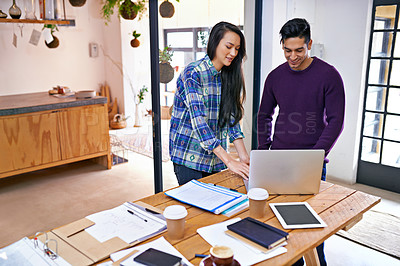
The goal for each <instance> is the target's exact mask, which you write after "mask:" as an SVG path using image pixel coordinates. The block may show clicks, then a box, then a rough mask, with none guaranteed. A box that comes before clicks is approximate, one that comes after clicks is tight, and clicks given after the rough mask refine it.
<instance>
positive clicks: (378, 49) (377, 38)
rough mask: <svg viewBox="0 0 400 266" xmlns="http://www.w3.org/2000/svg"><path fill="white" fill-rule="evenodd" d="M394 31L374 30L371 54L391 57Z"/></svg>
mask: <svg viewBox="0 0 400 266" xmlns="http://www.w3.org/2000/svg"><path fill="white" fill-rule="evenodd" d="M392 40H393V33H391V32H374V34H373V39H372V50H371V56H373V57H374V56H377V57H390V53H391V51H392Z"/></svg>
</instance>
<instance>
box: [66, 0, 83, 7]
mask: <svg viewBox="0 0 400 266" xmlns="http://www.w3.org/2000/svg"><path fill="white" fill-rule="evenodd" d="M69 3H70V4H71V6H75V7H80V6H83V5H84V4H85V3H86V0H69Z"/></svg>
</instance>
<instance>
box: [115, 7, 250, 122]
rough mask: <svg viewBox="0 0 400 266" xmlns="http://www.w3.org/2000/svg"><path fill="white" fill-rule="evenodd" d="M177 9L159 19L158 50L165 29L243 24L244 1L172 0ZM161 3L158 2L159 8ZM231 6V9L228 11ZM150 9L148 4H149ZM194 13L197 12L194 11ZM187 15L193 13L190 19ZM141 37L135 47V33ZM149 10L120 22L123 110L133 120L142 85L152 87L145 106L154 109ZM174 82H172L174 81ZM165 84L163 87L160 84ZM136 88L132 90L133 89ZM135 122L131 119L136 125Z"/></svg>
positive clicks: (161, 45) (146, 97) (162, 44)
mask: <svg viewBox="0 0 400 266" xmlns="http://www.w3.org/2000/svg"><path fill="white" fill-rule="evenodd" d="M170 2H171V3H172V4H173V5H174V7H175V14H174V15H173V17H171V18H162V17H161V16H159V17H158V24H159V25H158V27H159V47H160V48H162V47H163V46H164V39H163V38H164V36H163V34H164V32H163V29H168V28H188V27H212V26H213V25H214V24H216V23H217V22H220V21H222V20H224V21H228V22H231V23H233V24H236V25H239V24H243V20H244V19H243V6H244V1H243V0H213V1H209V0H183V1H180V2H176V1H170ZM161 3H162V1H159V2H158V4H159V5H160V4H161ZM227 7H228V8H227ZM147 8H148V5H147ZM193 10H195V11H196V12H193ZM188 14H190V15H189V16H188ZM133 30H136V31H137V32H139V33H141V34H142V35H141V36H140V37H139V41H140V43H141V44H140V46H139V47H137V48H132V47H131V46H130V41H131V40H132V35H131V33H132V31H133ZM149 33H150V30H149V20H148V10H147V12H146V14H145V15H144V16H143V18H142V19H141V20H138V19H137V18H135V19H134V20H133V21H128V20H123V19H122V20H121V47H122V58H123V59H122V61H123V65H124V66H123V71H124V81H123V82H124V95H125V101H124V106H125V107H124V108H125V109H124V111H125V114H126V115H127V116H131V117H134V112H135V108H134V99H135V96H134V95H136V94H137V93H138V92H139V90H140V89H141V88H142V87H143V85H145V86H147V87H148V88H149V93H147V95H146V96H145V100H144V106H145V108H146V109H151V92H150V89H151V87H150V86H151V75H150V38H149ZM171 82H172V81H171ZM161 85H162V84H161ZM132 88H133V89H132ZM133 122H134V120H133V119H130V120H128V125H129V123H133Z"/></svg>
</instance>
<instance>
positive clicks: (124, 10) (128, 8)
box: [101, 0, 146, 25]
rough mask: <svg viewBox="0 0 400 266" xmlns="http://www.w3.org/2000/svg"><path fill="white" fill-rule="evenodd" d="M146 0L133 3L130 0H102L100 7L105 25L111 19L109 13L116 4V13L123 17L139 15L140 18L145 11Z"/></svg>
mask: <svg viewBox="0 0 400 266" xmlns="http://www.w3.org/2000/svg"><path fill="white" fill-rule="evenodd" d="M145 4H146V0H139V1H138V2H136V3H134V2H132V1H131V0H124V1H123V2H122V3H121V0H104V4H103V7H102V8H101V11H102V13H101V14H102V16H103V18H104V19H105V21H106V22H105V23H106V25H107V23H108V22H110V21H111V15H113V14H114V8H115V6H117V8H118V15H119V16H121V17H122V18H124V19H134V18H136V16H137V15H139V19H141V17H142V15H143V13H144V12H145V11H146V5H145Z"/></svg>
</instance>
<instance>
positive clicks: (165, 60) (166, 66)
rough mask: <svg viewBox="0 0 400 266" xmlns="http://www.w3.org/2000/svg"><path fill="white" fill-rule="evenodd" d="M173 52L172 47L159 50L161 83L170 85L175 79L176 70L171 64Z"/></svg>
mask: <svg viewBox="0 0 400 266" xmlns="http://www.w3.org/2000/svg"><path fill="white" fill-rule="evenodd" d="M172 55H173V51H172V49H171V47H165V48H164V50H159V66H160V82H161V83H165V84H166V83H168V82H170V81H171V80H172V79H173V78H174V68H173V67H172V66H171V64H170V63H169V62H170V61H172Z"/></svg>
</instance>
